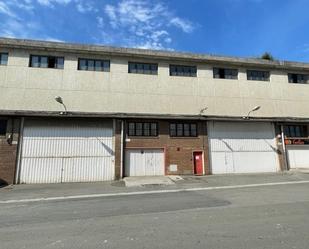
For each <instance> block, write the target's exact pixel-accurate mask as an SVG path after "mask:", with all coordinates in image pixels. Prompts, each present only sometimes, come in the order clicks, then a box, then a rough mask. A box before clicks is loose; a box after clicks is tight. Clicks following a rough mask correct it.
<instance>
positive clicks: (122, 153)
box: [120, 120, 125, 179]
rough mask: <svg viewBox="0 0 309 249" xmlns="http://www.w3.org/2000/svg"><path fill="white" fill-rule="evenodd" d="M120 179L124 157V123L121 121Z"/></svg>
mask: <svg viewBox="0 0 309 249" xmlns="http://www.w3.org/2000/svg"><path fill="white" fill-rule="evenodd" d="M120 137H121V138H120V139H121V142H120V179H122V178H123V156H124V139H125V138H124V121H123V120H121V135H120Z"/></svg>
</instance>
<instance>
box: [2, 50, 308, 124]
mask: <svg viewBox="0 0 309 249" xmlns="http://www.w3.org/2000/svg"><path fill="white" fill-rule="evenodd" d="M1 52H9V61H8V66H0V110H34V111H60V110H62V107H61V106H60V105H59V104H58V103H56V102H55V101H54V96H55V95H61V96H62V97H63V99H64V101H65V103H66V105H67V107H68V110H69V111H79V112H124V113H149V114H186V115H196V114H198V113H199V111H200V109H202V108H204V107H205V106H207V107H208V110H207V111H206V112H205V114H206V115H228V116H243V115H246V114H247V113H248V111H249V110H250V109H252V108H253V107H254V106H256V105H261V106H262V108H261V109H260V110H259V111H258V112H255V113H253V114H252V115H253V116H261V117H287V116H290V117H307V118H308V117H309V85H306V84H289V83H288V77H287V72H279V71H272V72H271V81H270V82H263V81H247V79H246V69H245V68H241V69H240V71H239V79H238V80H222V79H213V72H212V67H213V66H216V65H207V64H199V65H198V73H197V74H198V75H197V77H195V78H191V77H177V76H174V77H171V76H169V63H171V64H172V63H173V64H178V63H177V62H175V61H169V62H167V61H157V62H159V71H158V75H141V74H128V65H127V64H128V58H117V57H113V58H110V57H109V56H106V57H102V56H99V57H98V56H97V57H96V56H87V55H85V54H83V55H73V54H63V53H61V54H59V53H52V52H46V53H42V52H38V51H23V50H17V49H15V50H6V49H3V48H2V49H1ZM30 54H43V55H59V56H65V65H64V70H59V69H41V68H29V67H28V64H29V55H30ZM78 57H83V58H85V57H86V58H87V57H89V58H102V59H111V71H110V72H91V71H78V70H77V59H78ZM130 60H131V61H135V59H134V58H131V59H130ZM138 61H141V60H140V59H139V60H138ZM144 61H145V62H148V61H150V62H156V61H152V60H149V59H148V60H146V59H145V60H144ZM181 64H183V63H181Z"/></svg>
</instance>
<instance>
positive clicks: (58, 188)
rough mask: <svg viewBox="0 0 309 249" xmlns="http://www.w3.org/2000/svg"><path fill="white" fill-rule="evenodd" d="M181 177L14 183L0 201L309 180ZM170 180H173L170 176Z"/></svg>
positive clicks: (303, 176) (1, 191) (295, 175)
mask: <svg viewBox="0 0 309 249" xmlns="http://www.w3.org/2000/svg"><path fill="white" fill-rule="evenodd" d="M181 177H182V180H180V179H174V181H173V184H169V185H161V184H158V185H156V184H145V185H143V186H139V187H137V186H135V187H125V184H124V181H114V182H99V183H63V184H35V185H14V186H7V187H4V188H0V201H7V200H21V199H36V198H52V197H67V196H82V195H100V194H103V195H104V194H117V193H134V192H145V191H153V190H158V191H160V190H163V191H169V190H171V191H173V190H186V189H194V188H207V187H219V186H238V185H250V184H265V183H266V184H267V183H280V182H297V181H309V174H307V173H301V172H283V173H274V174H246V175H244V174H243V175H209V176H181ZM170 179H172V180H173V177H172V178H170Z"/></svg>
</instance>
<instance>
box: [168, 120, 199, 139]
mask: <svg viewBox="0 0 309 249" xmlns="http://www.w3.org/2000/svg"><path fill="white" fill-rule="evenodd" d="M170 136H171V137H197V124H196V123H170Z"/></svg>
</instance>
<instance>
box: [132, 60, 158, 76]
mask: <svg viewBox="0 0 309 249" xmlns="http://www.w3.org/2000/svg"><path fill="white" fill-rule="evenodd" d="M128 72H129V73H138V74H158V64H155V63H139V62H129V69H128Z"/></svg>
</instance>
